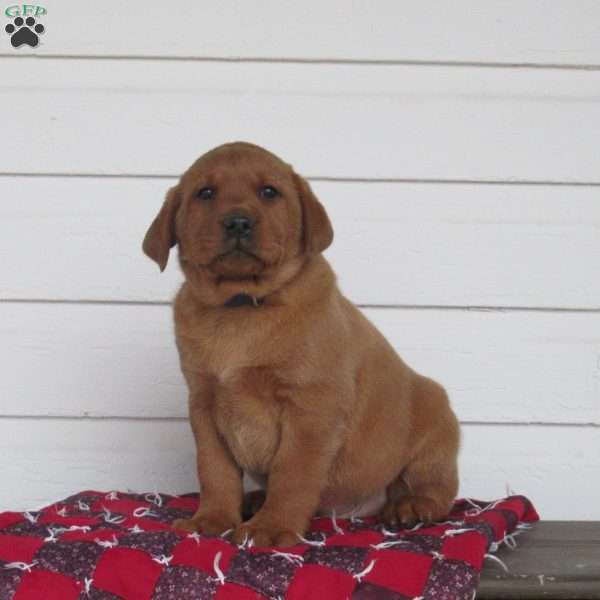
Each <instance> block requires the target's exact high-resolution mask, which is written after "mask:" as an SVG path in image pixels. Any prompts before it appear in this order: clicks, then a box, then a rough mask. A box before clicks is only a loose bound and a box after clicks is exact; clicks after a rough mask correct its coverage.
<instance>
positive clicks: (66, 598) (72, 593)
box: [13, 569, 80, 600]
mask: <svg viewBox="0 0 600 600" xmlns="http://www.w3.org/2000/svg"><path fill="white" fill-rule="evenodd" d="M79 592H80V589H79V587H78V586H77V584H76V583H75V581H74V580H73V579H71V578H70V577H67V576H65V575H61V574H60V573H52V572H51V571H45V570H43V569H32V570H31V571H30V572H29V573H27V574H26V575H24V576H23V578H22V579H21V584H20V585H19V588H18V589H17V592H16V594H15V595H14V596H13V600H41V599H42V598H43V599H44V600H75V599H76V598H77V597H78V596H79Z"/></svg>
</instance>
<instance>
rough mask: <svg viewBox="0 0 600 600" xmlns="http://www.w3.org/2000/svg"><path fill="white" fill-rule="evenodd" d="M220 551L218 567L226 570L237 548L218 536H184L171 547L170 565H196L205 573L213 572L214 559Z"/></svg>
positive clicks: (223, 570)
mask: <svg viewBox="0 0 600 600" xmlns="http://www.w3.org/2000/svg"><path fill="white" fill-rule="evenodd" d="M218 552H220V553H221V556H220V558H219V565H218V566H219V569H221V571H222V572H226V571H227V569H228V568H229V563H230V562H231V559H232V558H233V557H234V556H235V555H236V554H237V548H236V547H235V546H233V545H232V544H228V543H227V542H225V541H224V540H222V539H220V538H199V539H198V540H197V541H196V540H195V539H193V538H186V539H184V540H183V541H182V542H180V543H179V544H177V546H175V548H173V560H172V561H171V563H170V564H171V565H173V566H175V565H185V566H188V567H196V568H197V569H202V570H203V571H205V572H207V573H212V574H214V561H215V556H216V555H217V553H218Z"/></svg>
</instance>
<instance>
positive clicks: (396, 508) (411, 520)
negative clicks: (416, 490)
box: [380, 496, 448, 527]
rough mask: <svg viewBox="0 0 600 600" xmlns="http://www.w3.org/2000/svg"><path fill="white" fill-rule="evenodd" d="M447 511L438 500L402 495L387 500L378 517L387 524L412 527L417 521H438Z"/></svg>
mask: <svg viewBox="0 0 600 600" xmlns="http://www.w3.org/2000/svg"><path fill="white" fill-rule="evenodd" d="M447 513H448V511H447V509H446V508H442V507H441V504H440V503H439V502H436V501H435V500H433V499H432V498H428V497H427V496H403V497H401V498H398V499H397V500H394V501H390V502H388V503H387V504H386V505H385V506H384V507H383V511H382V513H381V515H380V518H381V520H382V521H384V523H386V524H388V525H393V526H396V525H401V526H403V527H414V526H415V525H416V524H417V523H418V522H419V521H420V522H422V523H424V524H426V525H427V524H430V523H433V522H434V521H439V520H441V519H442V518H444V517H445V516H446V515H447Z"/></svg>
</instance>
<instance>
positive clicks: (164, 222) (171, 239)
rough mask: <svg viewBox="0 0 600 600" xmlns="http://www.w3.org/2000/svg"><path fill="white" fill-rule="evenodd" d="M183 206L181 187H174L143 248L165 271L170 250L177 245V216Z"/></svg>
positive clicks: (149, 230)
mask: <svg viewBox="0 0 600 600" xmlns="http://www.w3.org/2000/svg"><path fill="white" fill-rule="evenodd" d="M180 204H181V193H180V191H179V186H175V187H172V188H171V189H170V190H169V191H168V192H167V197H166V199H165V201H164V203H163V205H162V208H161V209H160V211H159V213H158V214H157V215H156V217H155V219H154V221H152V225H150V228H149V229H148V231H147V232H146V236H145V237H144V243H143V244H142V248H143V250H144V252H145V253H146V254H147V255H148V256H149V257H150V258H151V259H152V260H153V261H155V262H156V263H158V266H159V267H160V270H161V271H164V270H165V267H166V266H167V261H168V260H169V250H170V249H171V248H172V247H173V246H174V245H175V244H176V243H177V237H176V236H175V215H176V214H177V210H178V209H179V206H180Z"/></svg>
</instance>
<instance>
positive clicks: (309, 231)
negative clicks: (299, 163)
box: [294, 173, 333, 254]
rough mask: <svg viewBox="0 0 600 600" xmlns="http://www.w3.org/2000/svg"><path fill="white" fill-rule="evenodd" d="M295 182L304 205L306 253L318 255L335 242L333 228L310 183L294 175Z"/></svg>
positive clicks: (303, 234)
mask: <svg viewBox="0 0 600 600" xmlns="http://www.w3.org/2000/svg"><path fill="white" fill-rule="evenodd" d="M294 182H295V184H296V189H297V190H298V195H299V196H300V203H301V205H302V239H303V243H304V251H305V252H306V253H307V254H318V253H319V252H323V250H325V249H326V248H328V247H329V246H330V244H331V242H332V241H333V228H332V227H331V222H330V221H329V217H328V216H327V213H326V212H325V208H324V207H323V205H322V204H321V203H320V202H319V200H318V199H317V197H316V196H315V195H314V193H313V191H312V190H311V188H310V185H309V184H308V181H306V179H304V178H303V177H300V175H297V174H296V173H294Z"/></svg>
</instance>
